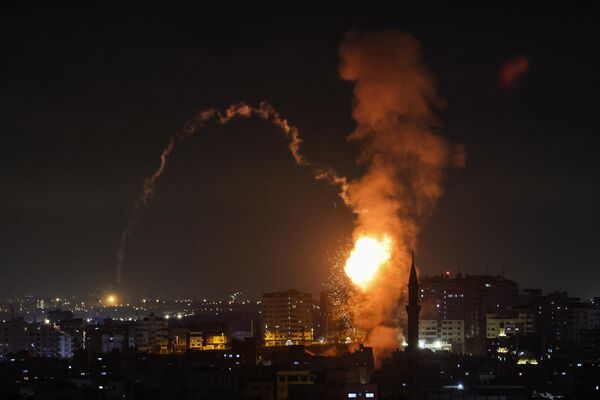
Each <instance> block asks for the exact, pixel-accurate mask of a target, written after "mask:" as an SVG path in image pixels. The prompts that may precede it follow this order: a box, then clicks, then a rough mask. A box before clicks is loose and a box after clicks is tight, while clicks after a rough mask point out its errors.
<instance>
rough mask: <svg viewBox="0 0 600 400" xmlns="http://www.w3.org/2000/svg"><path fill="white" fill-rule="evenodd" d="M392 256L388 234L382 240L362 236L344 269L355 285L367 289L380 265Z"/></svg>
mask: <svg viewBox="0 0 600 400" xmlns="http://www.w3.org/2000/svg"><path fill="white" fill-rule="evenodd" d="M391 257H392V240H391V239H390V238H389V237H388V236H387V235H385V236H384V237H383V239H381V240H378V239H377V238H376V237H373V236H361V237H360V238H359V239H358V240H357V241H356V244H355V246H354V249H353V250H352V252H351V253H350V256H349V257H348V260H347V261H346V266H345V268H344V271H345V272H346V275H348V277H349V278H350V279H351V280H352V282H353V283H354V284H355V285H357V286H359V287H360V288H361V289H362V290H367V288H368V287H369V284H370V283H371V282H372V280H373V278H374V277H375V275H376V274H377V272H378V271H379V269H380V267H381V266H382V265H383V264H385V263H387V262H388V261H390V259H391Z"/></svg>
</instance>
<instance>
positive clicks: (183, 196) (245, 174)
mask: <svg viewBox="0 0 600 400" xmlns="http://www.w3.org/2000/svg"><path fill="white" fill-rule="evenodd" d="M17 3H18V5H12V6H6V5H4V6H2V7H3V10H2V13H1V16H0V23H1V26H2V38H1V39H0V40H1V41H2V53H3V57H2V70H3V71H2V91H1V96H0V98H1V102H2V104H1V107H0V121H2V122H1V124H2V125H1V126H2V135H1V136H0V137H1V142H0V149H1V150H0V151H1V152H2V157H1V158H0V188H1V193H2V196H0V276H1V278H0V281H1V282H2V285H1V287H0V295H12V294H25V293H37V294H59V293H60V294H81V293H85V292H86V291H88V290H90V289H100V290H102V289H103V288H105V287H106V286H107V285H110V283H111V281H112V280H113V279H114V274H115V272H114V271H115V263H116V250H117V246H118V241H119V236H120V232H121V230H122V229H123V227H124V226H125V224H126V223H127V220H128V218H129V215H130V212H131V208H132V205H133V203H134V201H135V199H136V198H137V196H138V195H139V194H140V192H141V183H142V180H143V179H144V178H145V177H146V176H148V175H149V174H150V173H151V172H152V171H153V170H154V168H156V166H157V162H158V156H159V154H160V151H161V150H162V148H163V147H164V146H165V144H166V143H167V141H168V138H169V137H170V135H171V134H173V133H174V132H176V131H177V130H178V129H180V127H181V126H182V125H183V123H184V122H185V121H186V120H187V119H188V118H189V117H190V116H192V115H193V113H194V112H195V111H197V110H200V109H203V108H207V107H210V106H216V107H223V106H226V105H228V104H230V103H233V102H238V101H240V100H245V101H248V102H258V101H260V100H267V101H269V102H271V103H272V104H273V105H274V106H275V107H276V108H277V109H278V110H280V112H281V113H282V114H283V115H285V116H286V117H288V118H289V120H290V121H291V122H292V123H293V124H295V125H296V126H298V128H299V129H300V131H301V134H302V136H303V138H304V140H305V146H304V153H305V154H306V155H307V157H308V158H310V159H313V160H317V161H320V162H323V163H327V164H330V165H332V166H334V167H335V168H336V169H338V170H339V171H340V172H342V173H344V174H347V175H349V176H351V177H356V176H359V175H360V173H361V168H360V167H359V166H357V165H356V164H355V161H354V159H355V157H356V155H357V151H358V149H357V148H356V144H354V143H349V142H347V141H346V140H345V137H346V136H347V135H348V134H349V133H350V132H351V131H352V129H353V127H354V123H353V121H352V119H351V116H350V112H351V107H352V103H351V101H352V85H351V84H350V83H348V82H342V81H341V80H340V79H339V77H338V75H337V68H338V63H339V60H338V55H337V48H338V46H339V44H340V42H341V41H342V40H343V37H344V34H345V32H348V31H350V30H355V31H358V32H367V31H376V30H383V29H397V30H401V31H405V32H409V33H411V34H412V35H414V36H415V37H416V38H417V39H418V40H419V41H420V42H421V44H422V47H423V52H424V56H425V59H426V62H427V64H428V66H429V68H430V70H431V71H432V73H433V74H434V76H435V78H436V80H437V82H438V86H439V93H440V94H441V95H442V96H443V97H444V98H445V99H446V100H447V108H446V109H445V110H443V111H440V112H439V114H438V115H439V118H440V120H441V121H442V122H443V128H442V133H443V135H444V136H445V137H447V138H449V139H450V140H452V141H453V142H459V143H463V144H464V145H465V147H466V150H467V164H466V166H465V168H463V169H461V170H455V171H451V172H450V173H449V175H448V177H447V183H446V192H445V195H444V196H443V198H442V199H441V201H440V202H439V204H438V208H437V210H436V212H435V213H434V214H433V215H432V217H431V218H430V219H429V220H428V221H427V223H426V224H425V225H424V227H423V230H422V234H421V241H420V246H419V248H418V249H417V254H418V261H419V263H420V266H421V268H422V270H423V271H424V272H426V273H430V274H434V273H439V272H441V271H445V270H447V269H455V268H456V264H457V260H460V264H461V269H462V271H463V272H471V273H475V272H477V273H484V272H486V271H487V272H490V273H497V274H501V273H502V271H504V273H505V275H506V276H507V277H512V278H514V279H516V280H518V281H519V283H520V284H521V285H522V286H528V285H529V282H531V283H532V285H533V286H536V287H542V288H544V289H547V290H548V289H554V288H557V289H564V290H568V291H569V292H572V293H573V294H577V295H581V296H592V295H600V288H599V287H598V286H599V284H598V282H600V268H599V267H600V263H599V255H600V249H599V248H598V243H599V241H600V226H599V225H600V224H599V222H600V211H599V210H598V204H599V200H600V185H598V182H599V178H600V165H599V161H598V159H599V157H598V149H599V146H598V145H599V141H598V138H597V134H598V128H599V125H600V123H599V122H598V117H597V114H598V112H597V106H598V100H597V99H598V96H597V94H598V89H599V88H600V82H599V78H598V76H599V69H598V67H599V64H600V63H599V62H598V61H599V56H598V46H597V39H596V34H597V28H596V26H595V25H596V21H595V15H596V13H595V10H591V9H585V8H581V7H580V8H577V9H571V8H566V5H567V3H564V7H553V6H549V5H547V4H546V3H542V2H540V3H538V4H520V5H518V6H514V5H512V6H508V5H506V6H501V5H498V6H489V5H485V6H476V5H470V6H468V7H464V8H455V7H451V6H450V5H445V6H436V5H435V4H433V3H428V4H426V5H424V6H423V7H421V8H419V7H417V6H410V7H408V6H407V5H406V4H404V2H396V4H395V5H393V6H391V5H385V3H383V4H377V3H372V2H368V3H367V2H365V3H364V4H365V5H364V6H350V5H345V6H343V7H334V6H321V5H320V6H317V5H313V6H305V7H302V8H300V6H298V7H296V8H293V7H292V8H290V7H288V6H285V7H284V6H283V5H282V3H283V2H274V3H265V4H263V5H258V6H257V5H254V4H252V2H245V3H244V4H245V5H243V6H239V5H236V4H234V3H230V4H227V2H219V4H218V5H217V4H216V3H217V2H215V4H212V5H211V4H210V3H208V2H202V4H200V2H196V3H183V2H181V3H177V2H164V4H162V5H160V4H158V2H156V3H151V2H139V3H127V2H123V3H122V2H115V3H111V2H97V3H96V4H95V5H92V4H84V3H91V2H38V4H35V3H23V2H15V4H17ZM205 3H207V4H205ZM448 3H450V2H448ZM523 3H530V2H523ZM531 3H533V2H531ZM347 4H350V3H347ZM367 4H368V5H367ZM474 4H475V3H474ZM502 4H504V3H502ZM516 56H525V57H527V59H528V60H529V64H530V67H529V70H528V72H527V74H526V75H525V76H524V77H522V79H521V80H520V81H519V82H518V84H517V85H516V86H515V87H513V88H512V90H510V91H505V90H502V89H501V88H500V87H499V70H500V68H501V66H502V65H503V64H504V63H505V62H506V61H508V60H510V59H512V58H514V57H516ZM334 204H335V205H334ZM336 205H337V207H336ZM351 231H352V216H351V214H350V213H349V212H348V211H347V210H345V209H344V207H342V206H341V203H340V202H339V200H338V199H337V198H336V194H335V191H334V190H333V189H332V188H330V187H328V186H327V185H326V184H323V183H317V182H315V181H314V180H313V179H312V178H311V176H310V173H309V172H308V171H307V170H305V169H302V168H298V167H296V166H294V164H293V160H292V159H291V157H290V155H289V153H288V152H287V149H286V142H285V139H284V138H283V137H282V136H281V134H280V133H279V132H278V131H276V130H275V129H274V128H272V127H271V126H269V125H267V124H265V123H264V122H260V121H248V120H245V121H237V122H235V123H232V124H230V125H228V126H225V127H217V126H213V125H211V126H209V127H208V128H206V129H204V130H203V131H202V132H201V133H200V134H198V136H196V137H195V138H193V139H191V140H190V141H188V142H187V143H186V144H185V145H184V146H181V147H179V148H177V150H176V152H175V153H174V155H173V157H172V159H171V163H170V164H169V166H168V169H167V171H166V173H165V175H164V177H163V179H162V180H161V181H160V183H159V185H158V189H157V194H156V196H155V197H154V198H153V199H152V201H151V203H150V205H149V207H148V208H147V210H146V211H145V212H144V213H143V216H142V220H141V223H140V225H139V226H138V227H137V228H136V230H135V235H134V237H133V239H132V240H131V241H130V243H129V246H128V249H127V260H126V264H125V271H124V280H125V282H126V287H127V288H128V289H127V290H130V291H131V292H132V293H139V294H142V293H143V294H153V293H161V294H166V295H189V296H194V297H202V296H212V295H222V294H227V293H230V292H232V291H236V290H243V291H245V292H246V293H248V294H250V295H257V294H260V293H261V292H263V291H275V290H280V289H287V288H290V287H294V288H298V289H302V290H308V291H312V292H317V291H319V290H320V288H321V285H322V282H323V281H324V280H325V279H326V277H327V271H328V268H329V267H328V265H329V264H328V263H329V261H328V258H329V257H331V256H332V255H334V254H335V253H336V251H337V249H338V248H339V247H340V243H343V242H344V240H346V239H347V238H348V236H349V235H350V233H351Z"/></svg>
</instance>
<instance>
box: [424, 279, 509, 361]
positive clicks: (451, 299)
mask: <svg viewBox="0 0 600 400" xmlns="http://www.w3.org/2000/svg"><path fill="white" fill-rule="evenodd" d="M420 297H421V305H422V307H423V311H422V313H423V314H424V318H425V319H436V320H462V321H464V331H465V350H464V351H465V352H468V353H479V354H483V353H484V352H485V349H486V346H485V338H486V330H485V323H486V314H487V313H494V312H503V311H506V310H509V309H511V307H513V306H514V305H516V304H517V302H518V300H519V288H518V286H517V284H516V282H514V281H511V280H508V279H504V278H502V277H499V276H491V275H461V274H458V275H454V276H452V275H450V273H446V274H444V275H440V276H433V277H423V278H422V279H421V293H420Z"/></svg>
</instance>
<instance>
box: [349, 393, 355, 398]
mask: <svg viewBox="0 0 600 400" xmlns="http://www.w3.org/2000/svg"><path fill="white" fill-rule="evenodd" d="M348 398H349V399H355V398H356V393H348Z"/></svg>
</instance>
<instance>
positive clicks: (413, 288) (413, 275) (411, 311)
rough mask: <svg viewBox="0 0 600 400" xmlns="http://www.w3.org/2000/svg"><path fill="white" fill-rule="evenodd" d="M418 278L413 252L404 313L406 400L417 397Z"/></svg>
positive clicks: (413, 253)
mask: <svg viewBox="0 0 600 400" xmlns="http://www.w3.org/2000/svg"><path fill="white" fill-rule="evenodd" d="M420 310H421V306H420V305H419V278H418V276H417V268H416V267H415V252H414V251H413V252H412V261H411V265H410V275H409V278H408V304H407V305H406V313H407V314H408V340H407V343H408V346H407V348H406V351H407V352H408V354H407V356H408V357H407V361H408V364H409V365H408V371H409V376H408V398H409V399H410V400H414V399H416V398H417V396H418V391H417V387H418V383H417V368H418V363H419V362H418V350H419V311H420Z"/></svg>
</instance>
